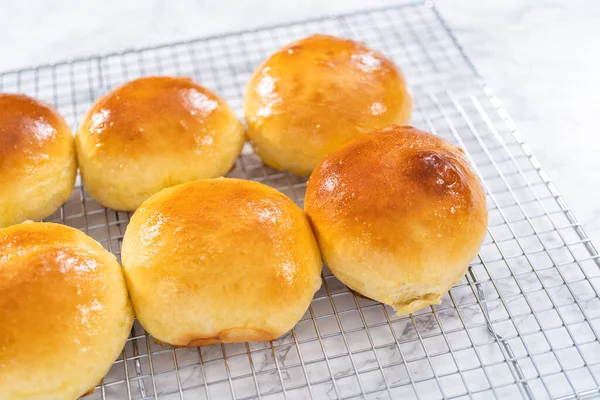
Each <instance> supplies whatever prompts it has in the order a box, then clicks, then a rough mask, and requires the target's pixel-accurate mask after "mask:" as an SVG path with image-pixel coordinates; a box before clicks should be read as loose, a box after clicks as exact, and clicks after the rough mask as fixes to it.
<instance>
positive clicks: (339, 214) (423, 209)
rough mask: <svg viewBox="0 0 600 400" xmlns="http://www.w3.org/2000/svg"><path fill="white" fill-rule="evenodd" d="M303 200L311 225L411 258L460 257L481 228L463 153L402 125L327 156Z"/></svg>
mask: <svg viewBox="0 0 600 400" xmlns="http://www.w3.org/2000/svg"><path fill="white" fill-rule="evenodd" d="M305 205H306V206H305V208H306V210H307V212H308V214H309V217H310V218H311V219H312V220H313V221H314V220H317V221H318V222H319V224H320V225H319V226H318V227H317V228H318V229H326V230H328V231H335V232H338V233H340V232H344V233H345V234H346V235H348V236H349V237H351V238H352V240H360V241H361V242H362V243H368V244H369V245H371V246H374V247H376V248H379V249H381V250H386V249H387V250H392V251H397V250H400V249H399V247H401V248H402V249H405V250H406V251H408V253H405V254H414V255H415V258H416V259H418V258H419V257H422V256H423V257H425V258H427V257H435V255H436V254H439V255H440V256H441V255H444V254H455V255H456V257H457V258H458V259H460V258H461V254H462V252H464V251H472V247H476V248H478V246H479V244H480V238H482V237H483V236H482V234H481V232H483V233H484V232H485V227H486V226H487V206H486V199H485V193H484V190H483V187H482V186H481V183H480V181H479V178H478V177H477V175H476V174H475V173H474V172H473V170H472V169H471V166H470V164H469V162H468V161H467V159H466V157H465V156H464V154H463V152H462V150H460V149H458V148H457V147H455V146H453V145H451V144H450V143H448V142H446V141H445V140H443V139H441V138H439V137H437V136H434V135H431V134H429V133H425V132H423V131H420V130H418V129H415V128H413V127H408V126H406V127H399V126H391V127H389V128H386V129H382V130H380V131H377V132H374V133H372V134H369V135H365V136H363V137H360V138H358V139H356V140H355V141H353V142H352V143H350V144H349V145H347V146H345V147H344V148H342V149H340V150H339V151H337V152H334V153H332V154H330V155H329V156H328V157H326V158H325V159H324V160H323V161H322V162H321V163H320V165H318V166H317V168H316V169H315V171H314V172H313V174H312V175H311V177H310V180H309V183H308V187H307V193H306V200H305ZM470 238H473V239H472V240H471V239H470ZM475 239H476V240H475ZM471 242H477V243H471ZM467 243H468V244H467ZM449 249H451V251H450V253H448V252H447V251H446V250H449ZM463 258H464V257H463Z"/></svg>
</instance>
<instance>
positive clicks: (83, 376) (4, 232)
mask: <svg viewBox="0 0 600 400" xmlns="http://www.w3.org/2000/svg"><path fill="white" fill-rule="evenodd" d="M132 323H133V309H132V307H131V304H130V302H129V299H128V296H127V289H126V286H125V280H124V278H123V273H122V270H121V267H120V266H119V264H118V263H117V260H116V258H115V256H114V255H112V254H110V253H109V252H108V251H106V250H105V249H104V248H102V246H101V245H100V244H98V243H97V242H96V241H94V240H93V239H92V238H90V237H89V236H87V235H85V234H84V233H82V232H80V231H78V230H76V229H74V228H70V227H67V226H64V225H58V224H50V223H39V222H25V223H23V224H19V225H15V226H12V227H9V228H5V229H0V398H2V399H30V398H43V399H55V400H56V399H65V400H73V399H76V398H78V397H79V396H81V395H83V394H84V393H86V392H87V391H88V390H89V389H90V388H94V387H95V386H96V385H97V384H98V383H99V382H100V381H101V379H102V378H103V377H104V375H105V374H106V373H107V372H108V370H109V369H110V367H111V366H112V363H113V361H114V360H115V359H116V358H117V356H118V355H119V353H120V352H121V350H122V348H123V346H124V344H125V341H126V340H127V336H128V334H129V331H130V330H131V325H132Z"/></svg>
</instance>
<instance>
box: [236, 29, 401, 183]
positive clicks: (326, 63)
mask: <svg viewBox="0 0 600 400" xmlns="http://www.w3.org/2000/svg"><path fill="white" fill-rule="evenodd" d="M411 105H412V103H411V98H410V95H409V94H408V92H407V90H406V83H405V82H404V79H403V77H402V74H401V73H400V71H399V70H398V68H397V67H396V66H395V65H394V64H393V63H392V61H390V60H389V59H387V58H386V57H385V56H384V55H383V54H381V53H379V52H377V51H373V50H371V49H369V48H368V47H367V46H365V45H364V44H362V43H360V42H355V41H352V40H346V39H340V38H336V37H333V36H326V35H314V36H310V37H308V38H306V39H302V40H299V41H297V42H294V43H292V44H290V45H288V46H286V47H284V48H283V49H281V50H279V51H277V52H276V53H275V54H273V55H272V56H271V57H270V58H269V59H268V60H266V61H265V62H264V63H263V64H262V65H261V66H260V67H259V68H258V69H257V70H256V71H255V72H254V75H253V76H252V78H251V80H250V82H249V84H248V86H247V88H246V93H245V97H244V114H245V117H246V123H247V124H248V137H249V139H250V141H251V143H252V146H253V148H254V151H255V152H256V153H257V154H258V155H259V156H260V157H261V158H262V160H263V161H264V162H265V164H267V165H269V166H271V167H273V168H277V169H287V170H290V171H292V172H295V173H298V174H309V173H310V172H311V171H312V170H313V168H314V167H315V166H316V165H317V163H318V162H319V161H320V160H321V159H322V158H323V157H324V156H325V155H327V154H329V153H330V152H332V151H334V150H336V149H338V148H340V147H341V146H343V145H345V144H346V143H348V142H349V141H351V140H352V139H354V138H356V137H358V136H360V135H363V134H365V133H368V132H370V131H372V130H373V129H377V128H383V127H386V126H388V125H390V124H399V125H404V124H406V123H408V121H409V120H410V115H411Z"/></svg>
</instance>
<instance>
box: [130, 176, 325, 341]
mask: <svg viewBox="0 0 600 400" xmlns="http://www.w3.org/2000/svg"><path fill="white" fill-rule="evenodd" d="M122 260H123V267H124V269H125V278H126V280H127V285H128V287H129V292H130V294H131V300H132V302H133V307H134V309H135V311H136V314H137V317H138V320H139V321H140V323H141V324H142V325H143V326H144V328H145V329H146V330H147V331H148V332H149V333H151V334H152V335H153V336H154V337H155V338H156V339H158V340H160V341H162V342H164V343H169V344H172V345H176V346H203V345H209V344H213V343H232V342H251V341H267V340H272V339H276V338H278V337H279V336H281V335H282V334H284V333H285V332H287V331H289V330H290V329H291V328H292V327H293V326H294V325H295V324H296V323H297V322H298V321H299V320H300V318H301V317H302V316H303V315H304V313H305V312H306V310H307V308H308V306H309V305H310V302H311V300H312V298H313V295H314V293H315V292H316V291H317V290H318V289H319V287H320V286H321V278H320V274H321V257H320V254H319V248H318V246H317V242H316V241H315V238H314V236H313V233H312V230H311V227H310V224H309V223H308V220H307V219H306V216H305V215H304V213H303V212H302V210H301V209H300V208H298V206H296V205H295V204H294V203H293V202H292V201H291V200H290V199H289V198H287V197H286V196H285V195H283V194H282V193H279V192H278V191H276V190H275V189H273V188H270V187H268V186H265V185H263V184H260V183H257V182H251V181H245V180H237V179H227V178H221V179H207V180H200V181H196V182H191V183H187V184H183V185H179V186H176V187H173V188H170V189H165V190H163V191H161V192H160V193H158V194H156V195H154V196H152V197H151V198H150V199H148V200H147V201H145V202H144V204H142V205H141V206H140V208H138V210H137V211H136V212H135V214H134V215H133V217H132V218H131V222H130V223H129V226H128V228H127V231H126V232H125V237H124V239H123V252H122Z"/></svg>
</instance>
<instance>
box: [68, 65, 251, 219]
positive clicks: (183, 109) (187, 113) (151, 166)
mask: <svg viewBox="0 0 600 400" xmlns="http://www.w3.org/2000/svg"><path fill="white" fill-rule="evenodd" d="M75 140H76V144H77V157H78V160H79V167H80V169H81V176H82V179H83V182H84V185H85V188H86V189H87V190H88V192H89V193H90V194H91V195H92V196H93V197H94V198H95V199H96V200H98V201H99V202H100V203H102V204H103V205H104V206H106V207H110V208H113V209H117V210H126V211H133V210H135V209H136V208H137V207H138V206H139V205H140V204H141V203H142V202H143V201H144V200H146V199H147V198H148V197H150V196H152V195H153V194H154V193H157V192H159V191H160V190H161V189H163V188H166V187H170V186H174V185H177V184H180V183H184V182H189V181H193V180H196V179H202V178H213V177H217V176H221V175H224V174H226V173H227V172H228V171H229V169H230V168H231V167H232V166H233V164H234V162H235V159H236V157H237V156H238V155H239V153H240V151H241V148H242V145H243V142H244V128H243V126H242V124H241V123H240V121H239V120H238V119H237V117H236V116H235V114H234V113H233V111H232V109H231V108H230V107H229V106H228V105H227V104H226V103H225V101H223V99H221V98H219V97H218V96H217V95H216V94H214V93H213V92H211V91H210V90H208V89H206V88H204V87H202V86H200V85H198V84H197V83H195V82H194V81H192V80H191V79H189V78H173V77H166V76H161V77H148V78H140V79H137V80H134V81H131V82H129V83H126V84H125V85H123V86H121V87H119V88H117V89H114V90H113V91H111V92H110V93H108V94H107V95H105V96H103V97H102V98H100V99H99V100H98V101H97V102H96V104H94V106H93V107H92V109H91V110H90V111H89V112H88V113H87V116H86V117H85V118H84V120H83V123H82V124H81V127H80V128H79V131H78V132H77V136H76V139H75Z"/></svg>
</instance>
